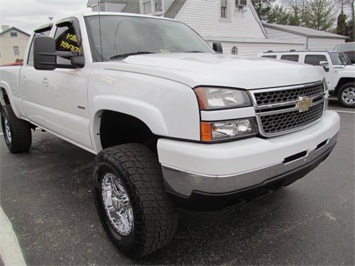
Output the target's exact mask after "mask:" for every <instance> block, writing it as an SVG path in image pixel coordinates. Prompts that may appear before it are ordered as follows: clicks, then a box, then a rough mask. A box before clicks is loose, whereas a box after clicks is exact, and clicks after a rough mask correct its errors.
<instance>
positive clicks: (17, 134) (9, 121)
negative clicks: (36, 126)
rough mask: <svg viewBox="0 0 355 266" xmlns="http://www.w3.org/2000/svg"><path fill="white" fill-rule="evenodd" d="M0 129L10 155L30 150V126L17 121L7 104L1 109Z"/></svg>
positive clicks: (20, 120) (22, 121)
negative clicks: (0, 128)
mask: <svg viewBox="0 0 355 266" xmlns="http://www.w3.org/2000/svg"><path fill="white" fill-rule="evenodd" d="M1 127H2V131H3V134H4V138H5V142H6V145H7V148H8V149H9V150H10V151H11V152H12V153H20V152H26V151H28V150H29V149H30V148H31V144H32V133H31V127H30V124H29V123H28V122H26V121H24V120H22V119H18V118H17V117H16V115H15V113H14V111H13V110H12V108H11V105H9V104H7V105H4V106H2V108H1Z"/></svg>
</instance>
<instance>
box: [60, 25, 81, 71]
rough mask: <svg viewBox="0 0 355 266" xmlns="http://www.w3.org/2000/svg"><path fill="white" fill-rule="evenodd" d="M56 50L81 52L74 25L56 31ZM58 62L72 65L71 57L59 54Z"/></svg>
mask: <svg viewBox="0 0 355 266" xmlns="http://www.w3.org/2000/svg"><path fill="white" fill-rule="evenodd" d="M54 38H55V45H56V50H57V51H61V52H72V51H73V52H80V47H79V45H78V41H77V38H76V35H75V30H74V27H73V26H64V27H60V28H58V29H57V31H56V33H55V36H54ZM57 64H64V65H71V61H70V59H69V58H65V57H61V56H57Z"/></svg>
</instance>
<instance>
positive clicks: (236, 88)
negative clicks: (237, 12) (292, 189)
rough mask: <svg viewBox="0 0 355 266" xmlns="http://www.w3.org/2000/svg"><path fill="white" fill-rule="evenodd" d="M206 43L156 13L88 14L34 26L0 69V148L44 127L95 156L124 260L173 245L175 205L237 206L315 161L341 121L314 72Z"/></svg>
mask: <svg viewBox="0 0 355 266" xmlns="http://www.w3.org/2000/svg"><path fill="white" fill-rule="evenodd" d="M43 35H44V36H48V37H42V36H43ZM214 46H215V51H214V50H213V49H212V48H211V47H210V46H209V44H208V43H207V42H205V41H204V40H203V39H202V38H201V37H200V36H199V35H197V34H196V33H195V32H194V31H193V30H192V29H191V28H189V27H188V26H187V25H185V24H184V23H181V22H177V21H173V20H170V19H166V18H158V17H147V16H140V15H128V14H118V13H100V14H97V13H90V14H84V15H83V14H79V15H76V16H75V15H72V16H70V17H65V18H63V19H61V20H58V21H53V23H51V24H47V25H43V26H42V27H39V28H37V29H36V30H35V31H34V33H33V34H32V37H31V40H30V43H29V45H28V48H27V55H26V57H25V61H24V65H23V66H22V67H14V66H11V67H3V68H0V77H1V80H0V102H1V124H2V128H3V132H4V138H5V142H6V144H7V147H8V149H9V150H10V151H11V152H13V153H19V152H26V151H28V150H29V149H30V147H31V136H32V135H31V129H35V128H36V127H40V128H43V129H45V130H46V131H48V132H51V133H53V134H55V135H57V136H59V137H61V138H63V139H65V140H67V141H69V142H71V143H73V144H75V145H77V146H78V147H81V148H83V149H86V150H88V151H90V152H92V153H94V154H96V155H97V156H96V159H95V167H94V173H93V188H92V190H93V196H94V199H95V203H96V208H97V211H98V215H99V217H100V219H101V222H102V225H103V227H104V229H105V231H106V233H107V235H108V236H109V238H110V239H111V241H112V242H113V243H114V244H115V245H116V246H117V247H118V249H119V250H120V251H122V252H124V253H125V254H126V255H128V256H130V257H134V258H139V257H142V256H146V255H148V254H150V253H152V252H154V251H155V250H157V249H159V248H161V247H163V246H164V245H166V244H167V243H169V241H170V240H171V239H172V238H173V236H174V233H175V230H176V227H177V221H178V219H177V213H176V209H175V207H176V206H177V205H178V206H181V207H186V208H189V209H195V210H219V209H222V208H225V207H228V206H230V205H233V204H238V203H243V202H247V201H250V200H251V199H253V198H256V197H260V196H263V195H265V194H267V193H270V192H271V191H274V190H276V189H278V188H281V187H284V186H287V185H289V184H291V183H292V182H295V181H296V180H297V179H299V178H302V177H303V176H305V175H306V174H307V173H309V172H310V171H312V170H313V169H314V168H316V167H317V166H318V165H319V164H320V163H321V162H322V161H323V160H325V158H326V157H327V156H328V155H329V154H330V153H331V151H332V149H333V148H334V146H335V144H336V141H337V134H338V131H339V127H340V118H339V115H338V114H337V113H336V112H334V111H330V110H327V101H328V92H327V86H326V84H325V81H324V78H323V76H322V75H321V73H319V71H317V70H316V69H315V68H313V67H312V66H307V65H301V64H291V63H289V62H279V61H275V60H273V61H267V60H262V59H260V60H255V58H251V59H250V58H239V57H232V56H225V55H222V54H219V53H218V52H220V48H218V47H220V45H214ZM15 158H16V157H14V159H15ZM43 211H45V210H43Z"/></svg>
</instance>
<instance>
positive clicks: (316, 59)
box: [304, 54, 328, 66]
mask: <svg viewBox="0 0 355 266" xmlns="http://www.w3.org/2000/svg"><path fill="white" fill-rule="evenodd" d="M321 61H328V60H327V58H326V57H325V55H321V54H310V55H306V57H305V59H304V62H305V64H309V65H313V66H319V65H320V62H321Z"/></svg>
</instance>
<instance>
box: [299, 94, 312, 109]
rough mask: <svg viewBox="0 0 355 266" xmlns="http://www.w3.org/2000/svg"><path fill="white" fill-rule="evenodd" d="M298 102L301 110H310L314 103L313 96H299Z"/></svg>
mask: <svg viewBox="0 0 355 266" xmlns="http://www.w3.org/2000/svg"><path fill="white" fill-rule="evenodd" d="M298 100H299V101H298V103H297V108H298V110H299V111H300V112H305V111H308V110H309V108H310V107H311V106H312V105H313V100H312V98H309V97H299V98H298Z"/></svg>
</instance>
